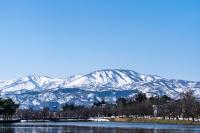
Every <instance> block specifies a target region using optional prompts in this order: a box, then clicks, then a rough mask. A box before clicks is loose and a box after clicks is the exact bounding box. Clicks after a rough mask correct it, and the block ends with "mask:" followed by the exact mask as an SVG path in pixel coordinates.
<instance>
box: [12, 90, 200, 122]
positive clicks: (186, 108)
mask: <svg viewBox="0 0 200 133" xmlns="http://www.w3.org/2000/svg"><path fill="white" fill-rule="evenodd" d="M16 115H17V116H18V117H20V118H21V119H31V120H34V119H35V120H36V119H48V120H50V119H62V118H63V119H64V118H77V119H79V118H80V119H87V118H89V117H111V116H112V117H134V118H139V117H162V118H163V119H166V118H168V119H177V120H179V119H180V118H183V119H186V118H187V119H192V120H193V121H195V119H198V118H199V116H200V101H199V100H198V99H197V98H196V97H195V96H194V94H193V92H192V91H188V92H186V93H183V94H181V96H180V99H178V100H174V99H171V98H170V97H168V96H165V95H164V96H161V97H150V98H148V97H147V96H146V94H144V93H138V94H136V95H135V96H134V97H133V98H119V99H118V100H117V101H116V104H110V103H107V102H105V101H104V100H102V101H100V102H96V103H94V105H93V106H92V107H84V106H76V105H73V104H65V105H64V106H63V107H62V109H61V110H59V111H52V110H50V109H48V108H44V109H43V110H37V111H34V110H30V109H29V110H18V111H17V114H16Z"/></svg>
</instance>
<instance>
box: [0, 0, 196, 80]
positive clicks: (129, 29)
mask: <svg viewBox="0 0 200 133" xmlns="http://www.w3.org/2000/svg"><path fill="white" fill-rule="evenodd" d="M199 7H200V1H199V0H2V1H0V60H1V63H0V65H1V66H0V68H1V69H0V79H2V80H5V79H13V78H19V77H22V76H26V75H32V74H39V75H48V76H52V77H67V76H70V75H72V74H76V73H83V74H86V73H88V72H91V71H94V70H98V69H105V68H123V69H131V70H135V71H137V72H141V73H146V74H156V75H160V76H163V77H166V78H178V79H188V80H200V59H199V58H200V8H199Z"/></svg>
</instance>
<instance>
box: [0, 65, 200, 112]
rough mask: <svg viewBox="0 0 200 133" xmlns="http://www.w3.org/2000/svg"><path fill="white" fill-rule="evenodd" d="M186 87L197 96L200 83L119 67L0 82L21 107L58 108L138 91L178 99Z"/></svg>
mask: <svg viewBox="0 0 200 133" xmlns="http://www.w3.org/2000/svg"><path fill="white" fill-rule="evenodd" d="M189 89H191V90H194V92H195V95H196V96H198V97H199V98H200V82H193V81H186V80H174V79H165V78H162V77H159V76H155V75H145V74H139V73H137V72H134V71H131V70H122V69H106V70H99V71H95V72H92V73H89V74H87V75H80V74H78V75H74V76H71V77H69V78H64V79H60V78H50V77H46V76H36V75H32V76H27V77H24V78H20V79H16V80H8V81H0V94H1V97H4V98H12V99H14V100H15V101H17V102H19V103H20V107H21V108H30V107H32V108H35V109H38V108H43V107H49V108H59V107H60V106H62V104H65V103H74V104H77V105H87V106H89V105H92V104H93V102H95V101H99V100H102V99H104V100H106V101H108V102H115V101H116V99H117V98H119V97H132V96H134V95H135V94H136V93H137V92H138V91H141V92H144V93H146V94H147V96H152V95H168V96H170V97H172V98H178V97H179V95H180V93H182V92H185V91H187V90H189Z"/></svg>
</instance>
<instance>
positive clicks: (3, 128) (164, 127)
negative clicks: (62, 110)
mask: <svg viewBox="0 0 200 133" xmlns="http://www.w3.org/2000/svg"><path fill="white" fill-rule="evenodd" d="M0 133H200V126H194V125H172V124H153V123H128V122H27V123H14V124H1V125H0Z"/></svg>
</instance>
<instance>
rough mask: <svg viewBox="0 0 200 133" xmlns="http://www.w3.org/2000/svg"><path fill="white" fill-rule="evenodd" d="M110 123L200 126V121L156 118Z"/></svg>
mask: <svg viewBox="0 0 200 133" xmlns="http://www.w3.org/2000/svg"><path fill="white" fill-rule="evenodd" d="M109 120H110V122H132V123H155V124H174V125H200V121H195V122H192V121H190V120H168V119H156V118H137V119H136V118H110V119H109Z"/></svg>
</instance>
